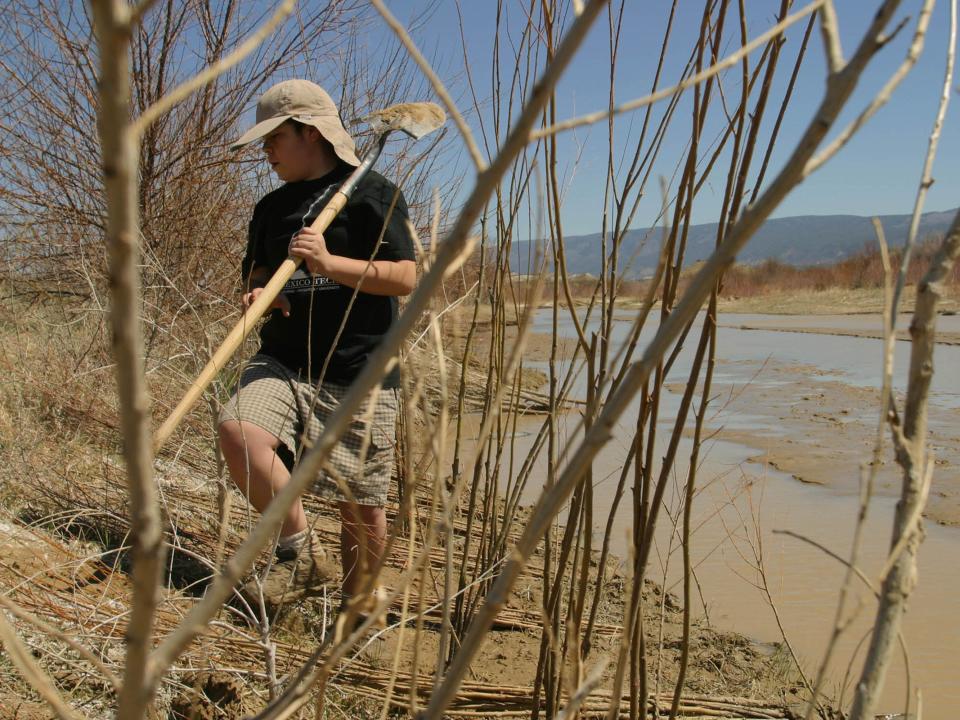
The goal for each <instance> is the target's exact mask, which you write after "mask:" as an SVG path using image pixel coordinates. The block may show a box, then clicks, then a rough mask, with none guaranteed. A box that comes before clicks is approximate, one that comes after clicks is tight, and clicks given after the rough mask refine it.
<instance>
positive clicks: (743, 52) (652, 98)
mask: <svg viewBox="0 0 960 720" xmlns="http://www.w3.org/2000/svg"><path fill="white" fill-rule="evenodd" d="M824 2H826V0H814V2H812V3H810V4H809V5H807V6H806V7H805V8H803V9H802V10H798V11H797V12H795V13H794V14H793V15H790V16H789V17H786V18H784V19H783V21H782V22H778V23H777V24H776V25H774V26H773V27H772V28H770V29H769V30H767V31H766V32H765V33H763V34H761V35H758V36H757V37H756V38H754V39H753V40H751V41H750V42H749V43H747V44H746V45H744V46H742V47H741V48H740V49H739V50H737V51H736V52H734V53H731V54H730V55H728V56H727V57H725V58H724V59H723V60H721V61H720V62H718V63H716V64H714V65H711V66H710V67H708V68H706V69H704V70H701V71H700V72H698V73H696V74H695V75H692V76H690V77H689V78H688V79H686V80H684V81H683V82H681V83H678V84H677V85H673V86H672V87H668V88H664V89H663V90H658V91H657V92H655V93H651V94H650V95H646V96H645V97H642V98H637V99H636V100H631V101H630V102H626V103H624V104H623V105H617V106H616V107H614V108H612V109H608V110H600V111H599V112H595V113H591V114H589V115H583V116H581V117H578V118H573V119H571V120H565V121H563V122H559V123H557V124H556V125H550V126H549V127H545V128H540V129H539V130H535V131H533V132H532V133H530V140H539V139H540V138H544V137H548V136H550V135H556V134H557V133H560V132H564V131H566V130H572V129H574V128H578V127H582V126H584V125H592V124H594V123H597V122H600V121H602V120H606V119H607V118H609V117H610V116H612V115H620V114H622V113H625V112H630V111H631V110H636V109H638V108H642V107H645V106H647V105H652V104H654V103H656V102H660V101H661V100H665V99H666V98H669V97H672V96H673V95H676V94H677V93H678V92H682V91H684V90H686V89H687V88H691V87H693V86H694V85H698V84H700V83H702V82H703V81H704V80H709V79H710V78H712V77H713V76H715V75H717V74H718V73H720V72H722V71H724V70H726V69H727V68H728V67H732V66H733V65H736V64H737V63H738V62H740V60H742V59H743V58H744V57H746V56H747V55H749V54H750V53H752V52H753V51H754V50H756V49H757V48H758V47H760V46H761V45H763V44H765V43H766V42H768V41H769V40H770V39H771V38H774V37H776V36H777V35H779V34H780V33H782V32H783V31H784V30H786V29H787V28H788V27H790V26H791V25H793V24H794V23H796V22H798V21H800V20H802V19H803V18H805V17H806V16H807V15H809V14H810V13H813V12H816V11H817V10H818V9H819V8H820V7H821V6H822V5H823V3H824Z"/></svg>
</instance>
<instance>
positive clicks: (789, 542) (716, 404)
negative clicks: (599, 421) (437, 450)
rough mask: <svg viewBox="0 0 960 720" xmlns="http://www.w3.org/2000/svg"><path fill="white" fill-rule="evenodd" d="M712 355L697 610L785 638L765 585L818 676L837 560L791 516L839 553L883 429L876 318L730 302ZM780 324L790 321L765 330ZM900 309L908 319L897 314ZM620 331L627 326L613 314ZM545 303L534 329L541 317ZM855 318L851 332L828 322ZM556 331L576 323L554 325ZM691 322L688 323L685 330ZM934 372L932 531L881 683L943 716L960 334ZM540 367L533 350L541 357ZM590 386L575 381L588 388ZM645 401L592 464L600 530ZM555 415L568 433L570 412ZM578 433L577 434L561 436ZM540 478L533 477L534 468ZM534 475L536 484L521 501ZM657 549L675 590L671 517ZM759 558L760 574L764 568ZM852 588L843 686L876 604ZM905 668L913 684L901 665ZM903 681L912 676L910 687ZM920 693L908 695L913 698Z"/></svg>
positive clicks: (841, 656) (950, 324)
mask: <svg viewBox="0 0 960 720" xmlns="http://www.w3.org/2000/svg"><path fill="white" fill-rule="evenodd" d="M720 323H721V326H722V328H721V330H720V334H719V346H718V347H719V350H718V364H717V370H716V374H715V380H714V387H713V391H712V393H711V394H712V401H711V410H710V412H709V413H708V416H709V433H710V434H711V439H710V440H709V441H708V442H707V443H706V444H705V447H704V451H705V452H704V453H703V454H702V455H701V458H700V462H699V470H698V474H697V488H698V490H697V499H696V505H695V511H694V515H695V519H694V522H693V527H694V528H695V534H694V543H693V545H694V549H693V553H694V557H695V563H696V579H697V584H698V591H697V593H696V595H695V597H697V598H698V599H697V600H696V606H697V612H698V614H699V615H701V616H703V615H706V616H707V617H708V618H709V620H710V622H712V623H714V624H716V625H717V626H719V627H722V628H729V629H733V630H736V631H738V632H741V633H743V634H745V635H748V636H751V637H754V638H756V639H758V640H761V641H766V642H773V641H778V640H780V637H781V636H780V631H779V630H778V627H777V621H776V616H775V613H774V611H773V609H772V608H771V604H770V601H768V599H767V597H766V594H765V593H764V592H762V591H761V590H760V589H759V587H762V586H763V585H764V581H763V580H764V578H765V584H766V586H767V588H768V589H769V593H770V597H771V599H772V602H773V605H774V606H775V607H776V611H777V613H779V617H780V621H781V623H782V625H783V628H784V632H785V633H786V636H787V638H788V640H789V642H790V643H791V645H792V646H793V648H794V650H795V651H796V653H797V654H798V655H799V656H800V658H801V660H802V662H803V664H804V666H805V668H806V670H807V672H808V673H810V675H811V677H812V675H813V674H814V673H815V668H816V667H817V665H818V663H819V662H820V659H821V658H822V656H823V653H824V649H825V647H826V642H827V637H828V635H829V632H830V628H831V626H832V622H833V617H834V613H835V611H836V604H837V598H838V589H839V586H840V583H841V580H842V577H843V567H842V566H841V565H840V564H839V563H838V562H837V560H835V559H833V558H831V557H829V555H828V554H827V553H825V552H824V551H823V550H820V549H817V548H815V547H813V545H812V544H810V543H808V542H805V541H803V540H800V539H797V538H796V537H794V536H792V535H788V534H785V531H788V532H791V533H796V534H799V535H802V536H804V537H806V538H809V539H810V540H812V541H814V542H816V543H818V544H820V545H821V546H823V547H825V548H828V549H829V550H831V551H832V552H834V553H836V554H838V555H840V556H842V557H847V556H848V555H849V552H850V547H851V538H852V535H853V526H854V521H855V517H856V512H857V507H858V499H857V493H858V487H859V482H860V477H861V466H862V465H863V464H864V463H865V462H866V461H867V460H868V459H869V457H870V450H871V447H872V444H873V442H874V438H875V436H876V433H877V416H878V411H877V407H878V404H877V397H878V392H877V388H878V386H879V384H880V381H879V378H880V368H881V358H880V346H881V344H880V341H879V340H877V339H872V338H865V337H856V336H855V335H857V334H863V332H864V328H866V329H867V331H869V329H870V328H871V326H872V327H877V326H878V325H879V319H878V318H877V319H875V320H873V321H872V325H871V319H869V318H864V317H862V316H856V317H852V318H846V319H845V318H823V317H817V318H796V317H791V318H783V319H781V318H776V317H772V316H747V315H724V316H722V317H721V319H720ZM778 323H779V324H782V325H783V326H784V328H785V330H775V329H771V328H772V327H776V325H777V324H778ZM901 324H904V321H901ZM615 325H616V328H615V337H614V342H618V341H620V340H622V338H623V336H624V335H625V334H626V332H627V330H628V325H627V323H626V322H617V323H616V324H615ZM550 327H551V323H550V319H549V317H548V316H547V315H546V313H543V314H542V315H541V316H540V317H538V318H537V320H536V327H535V328H534V330H535V332H543V333H549V332H550ZM939 327H940V329H942V330H945V331H947V332H950V333H957V332H958V331H960V317H956V316H953V317H942V318H940V324H939ZM821 328H829V329H830V330H828V331H827V332H831V331H837V330H838V331H840V332H844V333H845V332H846V331H847V330H849V331H850V332H851V333H852V335H846V334H840V335H837V334H822V332H821ZM560 332H561V334H563V335H566V336H571V337H572V336H574V331H573V329H572V326H570V325H569V324H567V323H563V324H561V330H560ZM690 337H691V338H695V337H696V330H695V331H694V332H691V334H690ZM695 342H696V340H695V339H692V340H690V341H688V343H687V345H688V348H687V349H685V350H684V351H683V352H682V353H681V355H680V357H679V358H678V361H677V363H676V364H675V366H674V368H673V369H672V371H671V374H670V376H669V378H668V386H669V388H670V389H671V392H670V393H668V397H667V398H666V402H665V403H664V405H663V410H662V413H661V423H662V426H663V429H662V430H660V431H659V435H660V436H661V437H666V436H667V435H669V426H670V425H671V424H672V422H673V413H675V411H676V407H677V404H678V401H679V397H680V392H682V389H683V382H684V380H685V377H686V374H687V372H688V370H689V360H690V356H691V355H692V346H693V345H695ZM908 360H909V345H908V344H907V343H904V342H898V343H897V351H896V369H895V373H894V386H895V388H896V389H897V390H898V391H899V392H898V397H901V395H902V391H903V390H904V389H905V387H906V372H907V364H908ZM935 365H936V375H935V380H934V383H933V389H932V394H931V413H930V441H931V444H932V446H933V448H934V452H935V454H936V456H937V467H936V471H935V475H934V485H933V489H932V491H931V503H930V513H929V516H928V518H927V521H926V523H925V529H926V539H925V541H924V543H923V545H922V547H921V550H920V568H919V586H918V588H917V590H916V592H915V594H914V595H913V597H912V598H911V601H910V607H909V612H908V614H907V616H906V619H905V624H904V631H903V634H904V638H905V644H906V647H907V650H908V654H909V669H907V668H906V667H905V664H904V661H903V658H902V656H899V655H898V657H897V658H896V659H895V661H894V664H893V666H892V668H891V671H890V673H889V675H888V680H887V685H886V692H885V695H884V698H883V706H882V709H883V711H884V712H888V713H896V712H903V709H904V703H905V698H906V696H907V694H908V692H909V693H911V695H913V696H914V697H915V692H916V690H917V688H919V689H920V690H921V691H922V700H923V715H924V717H925V718H927V719H928V720H947V719H948V718H954V717H956V715H957V711H956V709H957V708H960V671H958V670H957V666H956V665H955V664H954V663H955V654H956V652H957V650H958V649H960V573H958V572H957V571H956V558H957V557H958V556H960V475H958V467H960V346H956V345H941V346H938V347H937V350H936V355H935ZM540 366H541V367H543V365H542V364H540ZM582 392H583V387H582V384H581V386H580V387H579V388H578V389H577V391H576V393H575V394H582ZM638 406H639V402H635V403H634V404H633V405H632V406H631V408H630V409H629V410H628V411H627V413H626V414H625V415H624V417H623V420H622V427H621V428H620V430H619V432H618V433H617V435H616V437H615V438H614V440H613V441H612V442H611V443H610V444H609V445H608V446H607V447H606V449H605V450H604V451H603V452H602V453H601V454H600V455H599V456H598V458H597V459H596V462H595V463H594V484H595V486H596V493H595V504H596V510H595V512H596V516H595V522H594V525H595V528H597V540H598V541H599V539H600V536H601V535H602V532H603V527H604V524H605V522H606V518H607V514H608V512H609V508H610V503H611V498H612V496H613V493H614V491H615V488H616V484H617V480H618V477H619V472H620V468H621V467H622V464H623V459H624V457H625V455H626V447H627V445H628V443H629V439H630V432H629V430H628V428H629V427H631V426H632V425H633V423H634V421H635V417H636V412H637V409H638ZM539 422H541V421H540V420H535V419H531V420H530V421H529V423H528V424H527V425H526V431H525V432H521V433H520V435H522V436H523V437H519V438H518V445H517V448H516V451H517V452H518V453H521V454H523V453H525V451H526V447H525V442H524V441H526V443H529V442H530V438H531V435H532V431H533V430H534V429H535V428H536V427H537V425H538V424H539ZM563 422H564V423H565V425H566V427H565V430H564V432H566V433H567V434H568V436H569V438H570V440H574V439H575V436H576V434H577V433H576V428H575V426H576V423H577V418H576V417H575V416H574V414H572V413H571V414H569V415H568V416H567V417H565V418H564V420H563ZM884 437H885V443H886V449H885V453H884V457H885V462H884V463H883V465H882V466H881V468H880V469H879V472H878V475H877V478H876V483H875V497H874V499H873V501H872V502H871V504H870V509H869V515H868V521H867V524H866V527H865V531H864V532H865V534H864V543H863V545H864V550H863V554H862V557H861V560H860V562H859V566H860V567H861V568H862V569H863V571H864V572H865V573H866V574H867V576H868V577H871V578H876V575H877V573H878V571H879V568H880V567H881V566H882V563H883V561H884V559H885V552H886V550H887V549H888V547H889V542H890V527H891V519H892V516H893V508H894V502H895V499H894V498H895V496H896V494H897V492H898V489H899V473H898V472H897V469H896V467H895V466H894V464H893V462H892V453H891V451H890V448H889V440H888V439H887V435H885V436H884ZM570 444H571V445H572V444H573V443H572V442H571V443H570ZM688 448H689V445H685V446H681V451H680V453H679V455H678V457H679V458H681V460H680V461H679V462H678V466H677V473H676V479H675V485H674V487H673V490H672V492H669V493H668V495H670V497H668V498H666V501H665V502H666V504H667V508H666V509H667V510H668V511H669V513H672V514H674V516H675V515H676V513H677V510H678V508H679V502H678V497H679V496H680V494H681V492H682V485H683V482H684V479H685V477H686V473H687V466H686V463H687V461H686V459H685V458H688V457H689V450H688ZM541 477H542V476H541ZM537 490H538V488H531V492H530V498H529V499H530V500H532V499H533V498H534V496H535V494H536V491H537ZM629 503H630V495H629V491H628V493H627V495H626V497H625V501H624V502H623V503H622V506H621V509H620V510H619V511H618V514H617V517H616V520H615V525H614V531H613V546H614V548H613V549H614V552H617V553H619V554H621V555H623V554H625V543H626V537H627V534H628V532H629V528H630V515H629V513H630V511H629V509H628V508H629ZM659 530H660V532H659V533H658V540H657V551H656V554H655V556H653V557H652V559H651V565H650V575H651V577H657V576H659V577H660V579H661V580H663V581H664V582H665V583H666V584H667V586H671V587H672V588H673V589H674V590H675V591H678V590H679V589H680V587H679V585H677V583H678V582H679V578H680V575H681V569H682V559H681V555H680V553H679V551H678V549H677V546H678V543H677V540H676V538H677V534H676V533H675V532H674V528H673V527H672V526H671V523H670V520H669V517H668V516H667V515H663V516H662V519H661V521H660V526H659ZM761 559H762V566H763V575H761V573H760V572H759V571H758V566H759V565H760V564H761V563H760V561H761ZM850 597H851V598H852V601H851V602H850V603H849V607H848V611H847V617H849V616H851V615H852V616H853V621H852V622H851V624H850V626H849V628H848V629H847V630H846V632H845V633H844V635H843V636H842V638H841V641H840V643H839V646H838V650H837V652H836V653H835V657H836V660H835V661H834V663H833V665H832V669H831V675H830V678H831V680H830V683H829V686H828V688H827V689H828V692H829V694H830V695H831V696H832V697H833V698H835V699H836V698H838V697H840V696H841V694H842V696H843V698H844V702H845V703H847V702H848V700H849V696H850V687H851V686H852V684H853V683H854V682H855V679H856V677H857V674H858V672H859V664H860V662H862V656H863V653H864V650H865V647H866V641H864V637H865V634H866V632H867V630H868V628H869V627H870V625H871V623H872V619H873V615H874V612H875V607H876V604H875V602H874V600H873V595H872V593H871V592H870V591H869V589H867V588H866V587H865V586H864V585H863V584H862V583H858V584H857V585H856V586H855V587H854V590H853V592H852V593H851V595H850ZM908 673H909V684H908V679H907V676H908ZM908 686H909V688H910V689H909V690H908ZM914 702H915V701H914Z"/></svg>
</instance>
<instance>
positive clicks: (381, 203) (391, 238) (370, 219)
mask: <svg viewBox="0 0 960 720" xmlns="http://www.w3.org/2000/svg"><path fill="white" fill-rule="evenodd" d="M371 176H372V177H371V178H370V182H369V183H366V184H365V186H364V187H363V188H362V192H360V193H358V196H356V216H357V221H358V227H357V228H356V229H357V230H358V231H359V232H358V233H357V234H358V235H359V236H360V237H362V238H363V239H364V245H365V249H366V257H370V255H371V254H373V259H374V260H392V261H396V260H415V259H416V255H415V254H414V250H413V241H412V240H411V238H410V229H409V227H408V221H409V211H408V209H407V202H406V200H405V199H404V197H403V193H402V192H401V191H400V190H399V189H398V188H397V186H396V185H394V184H393V183H391V182H390V181H389V180H387V179H385V178H384V177H383V176H381V175H379V174H376V173H371ZM381 235H382V236H383V239H382V241H380V245H379V247H377V242H378V241H379V240H380V238H381ZM375 248H376V252H375V254H374V249H375Z"/></svg>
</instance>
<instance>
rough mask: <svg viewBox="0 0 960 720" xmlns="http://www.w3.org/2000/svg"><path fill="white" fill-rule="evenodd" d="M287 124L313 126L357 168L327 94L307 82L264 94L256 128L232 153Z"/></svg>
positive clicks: (350, 143)
mask: <svg viewBox="0 0 960 720" xmlns="http://www.w3.org/2000/svg"><path fill="white" fill-rule="evenodd" d="M287 120H296V121H297V122H300V123H303V124H304V125H312V126H313V127H315V128H316V129H317V130H319V131H320V134H321V135H323V137H324V138H325V139H326V140H327V141H328V142H329V143H330V144H331V145H333V149H334V151H335V152H336V153H337V156H338V157H339V158H340V159H341V160H343V161H344V162H347V163H350V164H351V165H354V166H356V165H359V164H360V160H358V159H357V155H356V150H355V146H354V143H353V138H352V137H350V134H349V133H348V132H347V131H346V130H345V129H344V127H343V123H342V122H340V113H339V112H338V111H337V106H336V105H335V104H334V102H333V100H331V99H330V96H329V95H328V94H327V92H326V90H324V89H323V88H322V87H320V86H319V85H317V84H316V83H312V82H310V81H309V80H284V81H283V82H281V83H277V84H276V85H274V86H273V87H272V88H270V89H269V90H267V91H266V92H265V93H264V94H263V95H262V96H261V97H260V101H259V102H258V103H257V124H256V125H254V126H253V127H252V128H251V129H250V130H248V131H247V132H245V133H244V134H243V135H241V136H240V137H239V138H237V139H236V140H235V141H234V142H233V144H232V145H230V149H231V150H236V149H237V148H240V147H243V146H244V145H249V144H250V143H252V142H254V141H255V140H259V139H260V138H262V137H263V136H265V135H266V134H267V133H269V132H270V131H271V130H273V129H275V128H278V127H280V125H282V124H283V123H284V122H286V121H287Z"/></svg>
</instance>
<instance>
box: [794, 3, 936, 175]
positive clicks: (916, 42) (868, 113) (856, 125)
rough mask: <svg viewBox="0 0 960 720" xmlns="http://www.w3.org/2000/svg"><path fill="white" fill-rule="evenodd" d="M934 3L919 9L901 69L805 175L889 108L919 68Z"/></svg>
mask: <svg viewBox="0 0 960 720" xmlns="http://www.w3.org/2000/svg"><path fill="white" fill-rule="evenodd" d="M935 1H936V0H924V3H923V7H922V8H921V9H920V16H919V17H918V18H917V29H916V30H915V31H914V33H913V42H911V43H910V47H909V49H908V50H907V56H906V58H904V60H903V62H902V63H901V64H900V67H898V68H897V70H896V72H894V73H893V75H891V76H890V79H889V80H887V82H886V83H885V84H884V86H883V88H882V89H881V90H880V92H879V93H877V94H876V95H875V96H874V98H873V100H871V101H870V104H869V105H868V106H867V107H866V109H864V111H863V112H862V113H860V115H858V116H857V117H856V118H855V119H854V120H852V121H851V122H850V124H849V125H847V127H845V128H844V129H843V130H842V131H841V132H840V134H839V135H837V137H836V138H834V140H833V142H831V143H830V144H829V145H827V147H825V148H824V149H823V150H821V151H820V152H819V153H817V155H816V156H815V157H814V158H813V159H811V160H810V162H809V163H807V167H806V168H804V174H805V175H806V174H809V173H812V172H814V171H815V170H816V169H817V168H819V167H820V166H821V165H823V164H824V163H825V162H826V161H827V160H829V159H830V158H832V157H833V156H834V155H836V154H837V152H838V151H839V150H840V148H842V147H843V146H844V145H846V144H847V143H848V142H849V141H850V138H852V137H853V136H854V135H855V134H856V133H857V131H858V130H859V129H860V128H861V127H863V126H864V125H865V124H866V123H867V121H868V120H870V118H872V117H873V116H874V115H875V114H876V112H877V110H879V109H880V108H882V107H883V106H884V105H886V104H887V102H888V101H889V100H890V97H891V96H892V95H893V91H894V90H896V89H897V87H899V85H900V83H901V82H903V79H904V78H905V77H906V76H907V75H908V74H909V73H910V71H911V70H912V69H913V66H914V65H916V63H917V59H918V58H919V57H920V53H921V52H923V45H924V40H925V39H926V35H927V26H928V25H929V24H930V14H931V12H932V11H933V5H934V3H935Z"/></svg>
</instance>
